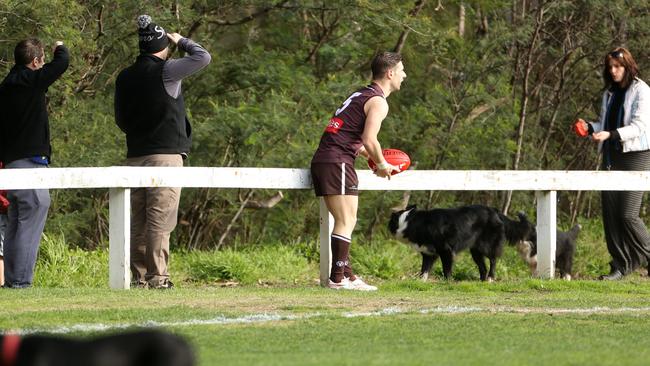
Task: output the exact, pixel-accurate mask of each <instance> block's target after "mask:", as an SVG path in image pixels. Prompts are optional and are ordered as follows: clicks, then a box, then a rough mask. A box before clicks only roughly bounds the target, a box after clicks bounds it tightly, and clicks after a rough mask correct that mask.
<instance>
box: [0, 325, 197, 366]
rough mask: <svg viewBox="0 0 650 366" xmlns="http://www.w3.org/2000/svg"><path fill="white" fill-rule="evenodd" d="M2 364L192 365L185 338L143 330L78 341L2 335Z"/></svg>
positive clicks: (59, 365) (47, 365)
mask: <svg viewBox="0 0 650 366" xmlns="http://www.w3.org/2000/svg"><path fill="white" fill-rule="evenodd" d="M0 340H1V342H0V352H1V353H0V366H37V365H38V366H64V365H65V366H77V365H78V366H81V365H84V366H136V365H137V366H154V365H155V366H191V365H194V354H193V352H192V349H191V347H190V345H189V344H188V343H187V342H186V341H185V340H184V339H182V338H180V337H178V336H176V335H173V334H169V333H165V332H162V331H158V330H142V331H135V332H129V333H122V334H113V335H109V336H102V337H98V338H94V339H91V340H77V339H71V338H64V337H57V336H50V335H43V336H41V335H29V336H25V337H20V336H16V335H4V336H0Z"/></svg>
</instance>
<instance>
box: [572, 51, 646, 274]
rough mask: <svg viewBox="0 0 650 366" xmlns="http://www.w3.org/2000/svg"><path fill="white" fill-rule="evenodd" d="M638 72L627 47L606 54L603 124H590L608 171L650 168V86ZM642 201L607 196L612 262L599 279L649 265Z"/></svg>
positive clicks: (621, 194)
mask: <svg viewBox="0 0 650 366" xmlns="http://www.w3.org/2000/svg"><path fill="white" fill-rule="evenodd" d="M638 74H639V70H638V66H637V64H636V62H635V61H634V58H633V57H632V54H631V53H630V51H628V50H627V49H625V48H616V49H615V50H614V51H612V52H610V53H608V54H607V56H605V68H604V70H603V78H604V81H605V87H606V90H605V92H604V94H603V101H602V106H601V113H600V120H599V122H593V123H589V124H588V126H586V127H588V129H589V133H590V134H591V137H592V139H593V140H594V141H597V142H598V143H599V146H598V147H599V151H600V152H602V154H603V169H605V170H626V171H645V170H650V145H649V144H650V88H648V85H647V84H646V83H645V82H643V80H641V79H639V78H638ZM582 123H585V122H584V121H582ZM583 127H585V126H583ZM621 184H625V182H621ZM642 198H643V192H631V191H604V192H602V208H603V225H604V228H605V239H606V241H607V249H608V251H609V254H610V255H611V256H612V261H611V262H610V266H611V271H610V273H609V274H607V275H602V276H600V279H601V280H618V279H621V278H622V277H623V276H625V275H627V274H630V273H631V272H633V271H635V270H636V269H638V268H639V267H642V266H646V265H647V264H648V258H650V235H648V229H647V228H646V226H645V224H644V223H643V221H642V220H641V218H640V217H639V210H640V208H641V201H642Z"/></svg>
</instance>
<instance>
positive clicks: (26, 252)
mask: <svg viewBox="0 0 650 366" xmlns="http://www.w3.org/2000/svg"><path fill="white" fill-rule="evenodd" d="M14 58H15V63H16V64H15V65H14V67H12V68H11V70H10V71H9V74H8V75H7V76H6V77H5V79H4V80H3V81H2V84H0V110H1V111H2V116H0V161H3V162H4V163H5V164H6V166H5V168H7V169H23V168H32V169H37V168H47V167H48V165H49V163H50V157H51V153H52V147H51V146H50V124H49V120H48V116H47V101H46V97H45V94H46V93H47V90H48V88H49V87H50V85H52V84H53V83H54V82H55V81H56V80H57V79H58V78H59V77H60V76H61V75H62V74H63V73H64V72H65V70H66V69H67V68H68V62H69V54H68V49H67V48H66V47H65V46H64V45H63V43H62V42H56V45H55V48H54V57H53V59H52V61H51V62H49V63H45V52H44V49H43V44H42V43H41V41H39V40H38V39H36V38H32V39H26V40H24V41H20V42H19V43H18V45H16V48H15V50H14ZM7 199H8V200H9V203H10V205H9V210H8V223H7V231H6V233H5V242H4V248H3V249H4V267H5V268H4V274H5V287H11V288H23V287H30V286H31V285H32V279H33V277H34V266H35V265H36V255H37V253H38V247H39V245H40V241H41V235H42V234H43V228H44V226H45V219H46V217H47V211H48V209H49V207H50V193H49V191H48V190H47V189H21V190H10V191H8V192H7Z"/></svg>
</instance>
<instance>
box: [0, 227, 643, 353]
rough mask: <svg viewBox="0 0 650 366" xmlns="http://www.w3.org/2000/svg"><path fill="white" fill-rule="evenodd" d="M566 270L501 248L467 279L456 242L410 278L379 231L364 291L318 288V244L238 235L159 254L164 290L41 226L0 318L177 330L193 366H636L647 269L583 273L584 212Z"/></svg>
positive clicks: (73, 328)
mask: <svg viewBox="0 0 650 366" xmlns="http://www.w3.org/2000/svg"><path fill="white" fill-rule="evenodd" d="M583 227H584V229H583V233H582V234H581V236H580V238H579V242H578V248H577V253H576V260H575V266H574V278H576V279H578V280H577V281H572V282H565V281H560V280H546V281H541V280H536V279H531V277H530V273H529V271H528V268H527V267H526V265H525V264H524V263H523V262H522V261H521V259H520V258H519V257H518V256H517V254H516V252H515V250H514V248H512V247H508V248H506V250H505V252H504V255H503V257H502V258H501V259H500V260H499V262H498V265H497V281H496V282H494V283H481V282H479V281H477V279H478V271H477V269H476V265H475V264H474V263H473V262H472V260H471V258H470V256H469V255H468V254H467V253H462V254H460V255H459V256H458V258H457V259H458V261H457V264H456V265H455V267H454V276H453V277H454V280H453V281H444V280H442V279H441V273H440V272H441V270H440V263H439V262H438V263H436V265H435V267H434V272H433V276H432V279H430V281H429V282H427V283H424V282H422V281H419V280H417V279H415V274H416V273H417V270H418V269H419V266H420V257H419V256H418V255H417V254H416V253H414V252H413V251H412V250H411V249H410V248H408V247H407V246H406V245H404V244H400V243H398V242H396V241H394V240H390V239H387V238H381V237H380V238H378V239H375V240H374V241H373V242H363V243H357V244H355V245H353V247H352V260H353V264H354V268H355V270H357V271H358V272H359V273H362V274H364V275H365V276H366V279H367V280H369V282H371V283H372V284H377V285H379V291H377V292H375V293H356V292H340V291H339V292H337V291H333V290H328V289H323V288H320V287H319V286H318V285H317V283H316V282H317V277H318V247H317V243H316V242H315V241H313V242H311V243H275V244H268V245H249V246H245V247H244V248H240V249H234V248H227V249H225V250H220V251H215V252H199V251H194V252H178V251H174V252H173V253H172V257H171V258H172V259H171V273H172V279H173V281H174V282H175V283H176V285H177V286H176V288H174V289H173V290H171V291H154V290H138V289H133V290H129V291H117V290H115V291H113V290H108V289H107V285H106V283H107V278H108V266H107V263H108V253H107V250H106V249H105V248H104V249H100V250H96V251H90V252H89V251H83V250H79V249H74V248H69V247H68V245H67V244H66V241H65V238H63V237H61V236H57V235H54V234H50V235H47V236H46V237H45V239H44V240H43V243H42V245H41V250H40V253H39V261H38V263H37V269H36V276H35V287H34V288H32V289H28V290H6V289H5V290H3V289H0V309H2V311H0V329H2V330H3V331H4V332H8V331H16V332H21V333H23V334H31V333H54V334H60V335H62V336H66V337H67V336H70V337H73V336H74V337H76V336H79V337H93V336H96V335H99V334H106V333H113V332H122V331H124V330H126V329H133V328H138V327H160V328H163V329H166V330H168V331H171V332H174V333H176V334H179V335H182V336H183V337H185V338H186V339H188V340H189V341H190V342H191V344H192V345H193V346H194V348H195V351H196V354H197V357H198V359H199V364H200V365H205V366H207V365H323V364H337V365H486V364H488V365H550V364H552V365H646V364H648V359H650V337H648V334H650V320H649V319H650V279H648V276H647V272H645V271H639V272H638V273H634V274H632V275H630V276H628V277H627V278H626V279H624V280H623V281H619V282H615V283H607V282H600V281H596V280H595V278H597V276H598V275H599V274H602V273H606V272H607V271H608V264H607V262H608V260H609V255H608V254H607V250H606V247H605V244H604V240H603V238H602V225H601V224H600V223H599V222H585V223H583Z"/></svg>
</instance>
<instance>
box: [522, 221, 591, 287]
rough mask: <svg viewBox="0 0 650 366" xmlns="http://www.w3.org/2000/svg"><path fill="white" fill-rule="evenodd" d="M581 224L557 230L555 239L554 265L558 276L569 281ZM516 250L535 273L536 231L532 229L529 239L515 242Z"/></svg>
mask: <svg viewBox="0 0 650 366" xmlns="http://www.w3.org/2000/svg"><path fill="white" fill-rule="evenodd" d="M581 229H582V226H581V225H580V224H576V225H574V226H573V227H572V228H571V230H569V231H560V230H558V231H557V234H556V239H555V266H556V267H557V269H558V270H559V271H560V278H562V279H563V280H567V281H571V273H573V255H574V253H575V250H576V242H577V240H578V234H580V230H581ZM517 252H519V255H520V256H521V258H522V259H523V260H524V262H526V263H527V264H528V267H529V268H530V271H531V273H532V274H533V275H535V274H536V273H537V233H536V232H535V231H533V233H532V235H531V240H530V241H525V242H522V243H519V244H517Z"/></svg>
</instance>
